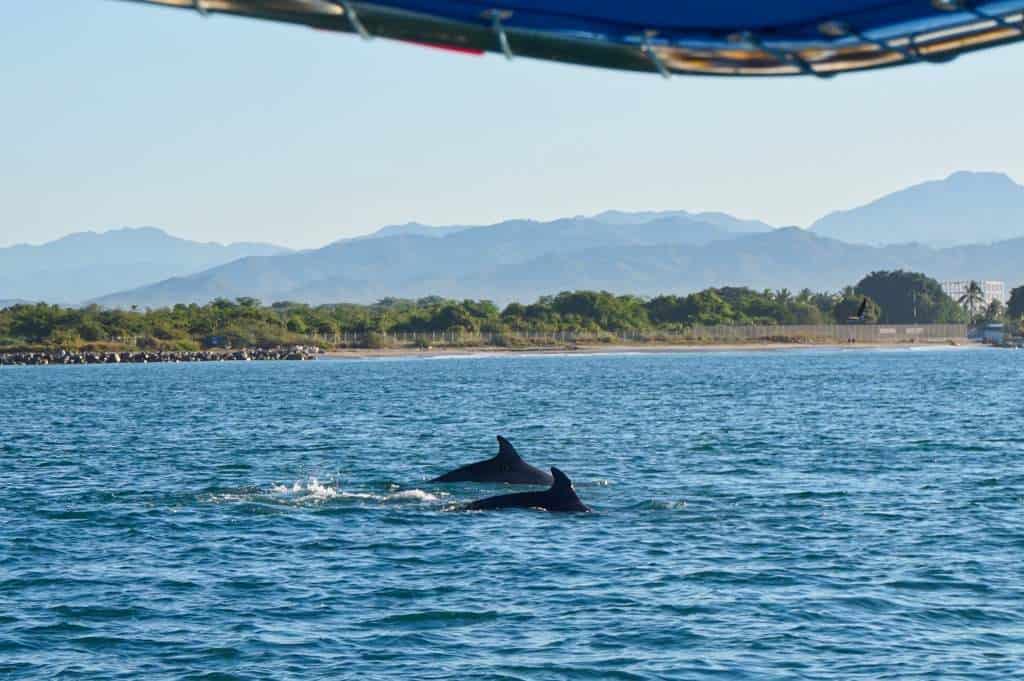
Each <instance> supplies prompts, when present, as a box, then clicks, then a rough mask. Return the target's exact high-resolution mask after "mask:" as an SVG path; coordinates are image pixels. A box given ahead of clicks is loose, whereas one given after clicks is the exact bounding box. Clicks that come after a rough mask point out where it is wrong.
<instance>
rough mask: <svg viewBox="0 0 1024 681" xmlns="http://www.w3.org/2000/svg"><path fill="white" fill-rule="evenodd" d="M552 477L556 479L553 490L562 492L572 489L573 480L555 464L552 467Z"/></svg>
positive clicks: (552, 485)
mask: <svg viewBox="0 0 1024 681" xmlns="http://www.w3.org/2000/svg"><path fill="white" fill-rule="evenodd" d="M551 477H553V478H554V479H555V481H554V482H553V483H552V484H551V491H552V492H559V493H561V492H566V491H572V480H570V479H569V476H568V475H566V474H565V473H563V472H562V471H560V470H558V469H557V468H555V467H554V466H552V467H551Z"/></svg>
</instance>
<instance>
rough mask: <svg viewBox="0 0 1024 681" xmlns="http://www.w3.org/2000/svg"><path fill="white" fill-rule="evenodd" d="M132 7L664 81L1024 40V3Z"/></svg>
mask: <svg viewBox="0 0 1024 681" xmlns="http://www.w3.org/2000/svg"><path fill="white" fill-rule="evenodd" d="M130 1H133V2H145V3H148V4H155V5H166V6H173V7H180V8H188V9H194V10H198V11H200V12H202V13H223V14H234V15H239V16H248V17H255V18H262V19H268V20H273V21H283V22H289V23H296V24H306V25H309V26H313V27H316V28H321V29H326V30H335V31H345V32H356V33H361V34H362V35H363V36H364V37H370V36H378V37H383V38H392V39H397V40H405V41H410V42H416V43H424V44H428V45H433V46H437V47H442V48H451V49H457V50H462V51H469V52H503V53H505V54H506V56H509V57H513V56H523V57H533V58H538V59H548V60H553V61H564V62H571V63H578V64H589V65H592V66H602V67H608V68H617V69H626V70H635V71H654V72H661V73H662V74H663V75H668V74H671V73H691V74H706V75H722V76H769V75H800V74H805V75H816V76H823V77H827V76H831V75H835V74H837V73H842V72H845V71H854V70H862V69H870V68H878V67H883V66H895V65H900V64H910V63H916V62H943V61H948V60H949V59H952V58H953V57H956V56H957V55H959V54H961V53H964V52H969V51H972V50H977V49H982V48H987V47H993V46H996V45H1002V44H1006V43H1010V42H1014V41H1017V40H1021V39H1022V38H1024V0H1003V1H1000V2H973V1H971V0H930V1H929V0H890V1H885V0H760V1H758V0H688V1H684V0H674V1H672V0H630V1H629V2H621V0H620V1H619V2H609V1H607V0H500V1H497V0H496V1H495V2H490V1H481V0H461V1H455V2H450V1H447V0H374V1H373V2H348V1H347V0H130Z"/></svg>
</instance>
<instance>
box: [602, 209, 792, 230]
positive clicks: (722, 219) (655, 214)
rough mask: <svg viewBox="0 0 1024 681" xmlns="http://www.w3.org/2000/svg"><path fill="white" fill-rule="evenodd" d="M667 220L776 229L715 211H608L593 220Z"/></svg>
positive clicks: (626, 222)
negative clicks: (679, 219)
mask: <svg viewBox="0 0 1024 681" xmlns="http://www.w3.org/2000/svg"><path fill="white" fill-rule="evenodd" d="M667 218H685V219H688V220H695V221H697V222H704V223H707V224H711V225H716V226H718V227H722V228H724V229H726V230H728V231H730V232H770V231H772V230H773V229H775V227H773V226H771V225H769V224H767V223H765V222H761V221H760V220H744V219H742V218H737V217H734V216H732V215H729V214H728V213H721V212H714V211H707V212H703V213H690V212H688V211H685V210H666V211H636V212H626V211H621V210H606V211H605V212H603V213H598V214H597V215H595V216H594V217H593V219H594V220H597V221H598V222H604V223H607V224H610V225H638V224H642V223H644V222H651V221H652V220H662V219H667Z"/></svg>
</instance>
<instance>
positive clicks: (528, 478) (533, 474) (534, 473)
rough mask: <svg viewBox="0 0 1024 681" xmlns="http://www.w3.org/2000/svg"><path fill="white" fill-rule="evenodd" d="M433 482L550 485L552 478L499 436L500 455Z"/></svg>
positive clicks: (456, 470)
mask: <svg viewBox="0 0 1024 681" xmlns="http://www.w3.org/2000/svg"><path fill="white" fill-rule="evenodd" d="M431 482H507V483H509V484H512V485H550V484H551V483H552V478H551V476H550V475H548V474H547V473H545V472H544V471H542V470H541V469H539V468H534V467H533V466H531V465H530V464H528V463H526V462H525V461H523V459H522V457H520V456H519V454H518V453H517V452H516V450H515V447H513V446H512V443H511V442H509V441H508V440H506V439H505V438H503V437H502V436H500V435H499V436H498V454H497V456H495V457H494V458H492V459H487V460H486V461H477V462H476V463H471V464H467V465H465V466H463V467H462V468H456V469H455V470H453V471H449V472H448V473H445V474H444V475H442V476H441V477H439V478H434V479H433V480H431Z"/></svg>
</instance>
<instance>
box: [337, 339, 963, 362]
mask: <svg viewBox="0 0 1024 681" xmlns="http://www.w3.org/2000/svg"><path fill="white" fill-rule="evenodd" d="M948 347H961V348H964V347H979V348H980V347H983V346H982V345H981V344H980V343H974V342H968V341H961V342H956V343H952V342H949V341H941V342H932V343H922V342H918V343H710V344H697V343H693V344H664V343H646V344H632V345H620V344H604V343H602V344H597V343H595V344H582V343H581V344H578V345H559V346H534V347H519V348H502V347H495V346H493V345H481V346H465V347H437V348H426V349H418V348H411V347H403V348H378V349H368V348H348V349H338V350H330V351H328V352H324V353H323V354H321V355H320V358H322V359H379V358H402V357H424V358H427V357H458V356H468V355H473V356H478V355H565V354H588V355H592V354H602V355H612V354H626V353H673V352H729V351H745V352H778V351H787V350H864V349H875V348H888V349H911V348H948Z"/></svg>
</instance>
